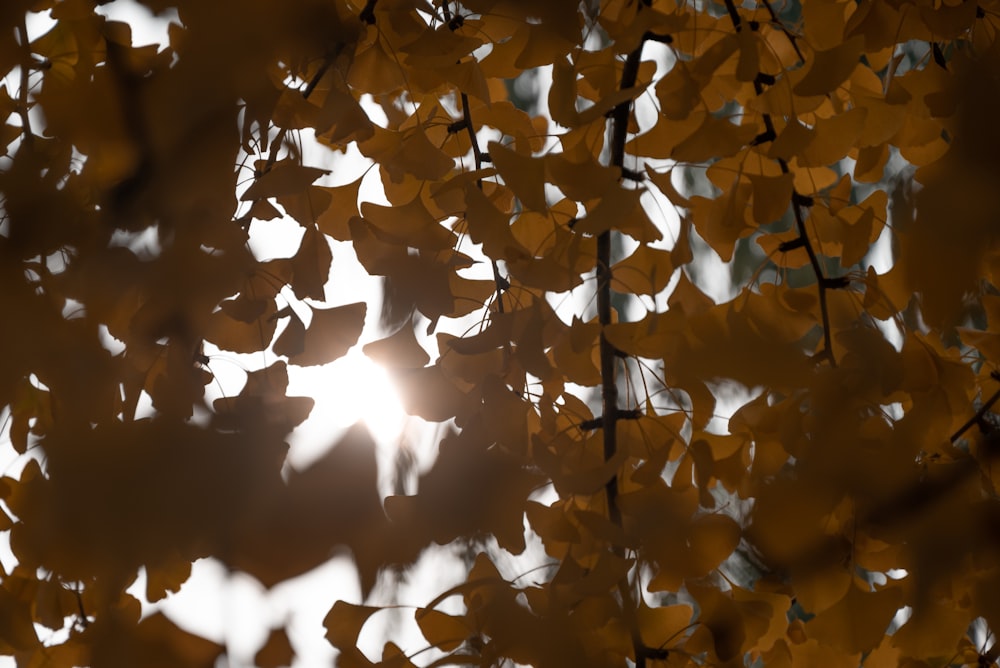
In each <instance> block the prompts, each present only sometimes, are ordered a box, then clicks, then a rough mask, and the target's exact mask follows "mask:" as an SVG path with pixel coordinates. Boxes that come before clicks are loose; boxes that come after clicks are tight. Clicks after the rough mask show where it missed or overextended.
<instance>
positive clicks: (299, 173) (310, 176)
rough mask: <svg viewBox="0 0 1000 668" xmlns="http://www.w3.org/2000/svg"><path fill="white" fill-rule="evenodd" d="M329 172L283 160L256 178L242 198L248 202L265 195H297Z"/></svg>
mask: <svg viewBox="0 0 1000 668" xmlns="http://www.w3.org/2000/svg"><path fill="white" fill-rule="evenodd" d="M329 173H330V172H329V170H326V169H319V168H318V167H306V166H305V165H299V164H296V163H294V162H291V161H288V160H282V161H279V162H276V163H274V165H273V166H272V167H271V169H269V170H268V171H267V172H266V173H264V174H263V175H261V176H260V177H259V178H258V179H257V180H255V181H254V182H253V183H252V184H251V185H250V187H249V188H247V189H246V192H244V193H243V194H242V195H241V196H240V199H241V200H242V201H244V202H246V201H248V200H255V199H262V198H265V197H281V196H283V195H295V194H298V193H301V192H303V191H305V190H306V188H308V187H309V185H310V184H311V183H312V182H313V181H315V180H316V179H318V178H319V177H321V176H324V175H326V174H329Z"/></svg>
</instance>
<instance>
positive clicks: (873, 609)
mask: <svg viewBox="0 0 1000 668" xmlns="http://www.w3.org/2000/svg"><path fill="white" fill-rule="evenodd" d="M902 598H903V597H902V592H901V591H900V590H899V589H898V588H895V587H888V588H886V589H882V590H880V591H874V592H866V591H861V590H860V589H859V588H858V587H857V586H856V585H854V584H852V585H851V586H850V587H848V589H847V593H846V595H845V596H844V597H843V598H842V599H841V600H840V602H839V603H837V604H836V605H834V606H833V607H831V608H828V609H827V610H825V611H824V612H821V613H820V614H818V615H816V617H814V618H813V619H811V620H810V621H809V622H808V623H807V624H806V632H807V633H808V634H809V635H810V637H813V638H816V639H818V640H820V641H822V642H824V643H826V644H829V645H832V646H834V647H839V648H842V649H844V650H845V651H847V652H849V653H856V652H867V651H870V650H872V649H874V648H875V647H876V646H877V645H878V644H879V642H880V641H881V639H882V636H883V635H884V634H885V630H886V628H887V627H888V625H889V622H890V621H892V618H893V616H894V615H895V614H896V611H897V610H898V609H899V606H900V605H901V603H902Z"/></svg>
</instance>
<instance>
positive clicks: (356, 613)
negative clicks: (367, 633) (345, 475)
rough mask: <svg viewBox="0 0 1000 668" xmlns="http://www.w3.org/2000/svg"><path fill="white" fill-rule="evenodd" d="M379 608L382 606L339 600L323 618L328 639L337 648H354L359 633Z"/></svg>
mask: <svg viewBox="0 0 1000 668" xmlns="http://www.w3.org/2000/svg"><path fill="white" fill-rule="evenodd" d="M379 610H381V608H378V607H373V606H367V605H355V604H353V603H348V602H346V601H342V600H338V601H337V602H336V603H334V604H333V607H332V608H330V612H328V613H326V617H325V618H324V619H323V627H324V628H326V639H327V640H329V641H330V644H332V645H333V646H334V647H336V648H337V649H340V650H349V649H351V648H353V647H354V646H355V645H357V644H358V635H359V634H360V633H361V629H362V627H363V626H364V625H365V623H366V622H367V621H368V618H369V617H371V616H372V615H373V614H375V613H376V612H378V611H379Z"/></svg>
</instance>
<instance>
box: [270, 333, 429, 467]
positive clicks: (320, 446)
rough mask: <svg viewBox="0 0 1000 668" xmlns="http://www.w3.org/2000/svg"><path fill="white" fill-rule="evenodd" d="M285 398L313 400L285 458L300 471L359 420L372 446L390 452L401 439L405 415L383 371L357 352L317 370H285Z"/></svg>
mask: <svg viewBox="0 0 1000 668" xmlns="http://www.w3.org/2000/svg"><path fill="white" fill-rule="evenodd" d="M288 376H289V378H288V381H289V382H288V396H308V397H312V398H313V399H314V400H315V401H316V405H315V406H314V407H313V410H312V413H311V414H310V416H309V419H307V420H306V421H305V422H304V423H303V424H302V425H301V426H300V427H299V428H298V429H297V430H296V433H295V437H294V442H293V444H292V445H293V447H292V451H291V452H290V453H289V458H290V460H292V461H291V463H292V464H293V466H296V467H298V466H301V465H303V464H307V463H308V462H309V461H311V460H313V459H315V458H316V457H319V456H320V455H321V454H323V452H324V451H325V449H326V448H327V447H328V446H329V445H330V443H331V442H332V441H333V440H334V439H333V436H335V435H336V434H339V433H340V432H341V431H342V430H343V429H346V428H347V427H349V426H351V425H352V424H354V423H355V422H358V421H359V420H360V421H363V422H364V423H365V425H366V426H367V427H368V430H369V431H370V432H371V434H372V436H373V437H374V439H375V441H376V443H378V444H379V445H380V446H383V447H393V446H394V445H396V444H398V442H399V440H400V439H401V438H402V435H403V429H404V428H405V426H406V423H407V421H408V420H409V416H408V415H407V414H406V411H404V410H403V406H402V404H401V402H400V399H399V395H398V393H397V391H396V388H395V386H394V385H393V382H392V379H391V378H390V376H389V373H388V371H386V370H385V368H383V367H382V366H380V365H379V364H377V363H375V362H373V361H372V360H371V359H370V358H368V357H367V356H366V355H365V354H364V353H362V352H361V350H360V349H359V348H354V349H352V350H351V351H350V352H348V353H347V354H346V355H344V356H343V357H341V358H339V359H337V360H335V361H333V362H331V363H330V364H325V365H323V366H319V367H294V366H291V367H289V373H288Z"/></svg>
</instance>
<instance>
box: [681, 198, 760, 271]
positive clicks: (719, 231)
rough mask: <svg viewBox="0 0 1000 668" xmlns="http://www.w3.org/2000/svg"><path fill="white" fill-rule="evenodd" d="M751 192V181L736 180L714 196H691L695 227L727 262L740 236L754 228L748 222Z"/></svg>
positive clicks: (747, 233)
mask: <svg viewBox="0 0 1000 668" xmlns="http://www.w3.org/2000/svg"><path fill="white" fill-rule="evenodd" d="M752 193H753V186H752V185H751V184H750V183H748V182H746V181H743V180H737V181H736V182H735V183H733V184H732V186H731V187H730V188H729V189H728V190H727V191H725V192H723V193H722V194H721V195H719V196H718V197H717V198H715V199H707V198H705V197H701V196H695V197H692V198H691V204H692V207H691V219H692V221H693V222H694V226H695V229H697V230H698V234H700V235H701V238H702V239H704V240H705V241H706V242H708V245H709V246H711V247H712V250H714V251H715V252H716V253H718V254H719V257H721V258H722V259H723V261H725V262H728V261H729V260H731V259H732V258H733V250H734V249H735V248H736V241H737V239H740V238H742V237H745V236H747V235H749V234H750V233H751V232H753V230H754V227H753V226H751V225H750V224H749V223H748V222H747V214H748V213H749V212H750V211H751V209H750V207H749V206H748V205H749V203H750V196H751V194H752Z"/></svg>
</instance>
